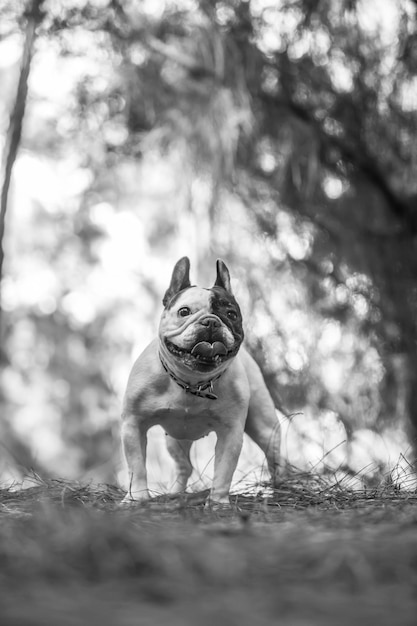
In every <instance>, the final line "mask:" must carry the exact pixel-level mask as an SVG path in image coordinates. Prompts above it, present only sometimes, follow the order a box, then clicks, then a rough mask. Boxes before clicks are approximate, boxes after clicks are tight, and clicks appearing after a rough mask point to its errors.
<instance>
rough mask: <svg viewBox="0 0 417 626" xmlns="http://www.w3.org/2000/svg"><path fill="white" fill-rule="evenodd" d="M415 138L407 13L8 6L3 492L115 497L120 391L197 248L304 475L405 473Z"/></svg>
mask: <svg viewBox="0 0 417 626" xmlns="http://www.w3.org/2000/svg"><path fill="white" fill-rule="evenodd" d="M25 51H26V55H25ZM19 85H20V89H18V87H19ZM25 86H27V90H26V89H25ZM26 92H27V93H26ZM24 106H25V111H24V117H23V124H22V128H21V136H19V132H18V131H19V127H20V122H19V115H20V116H21V115H22V109H23V107H24ZM416 122H417V3H416V2H413V1H412V0H403V1H402V2H398V1H396V0H383V2H381V1H379V0H338V1H337V2H333V1H332V0H308V1H307V0H275V1H274V0H247V1H243V0H228V1H217V0H183V1H180V0H178V1H177V2H174V1H170V0H142V1H133V0H131V1H129V0H126V1H122V0H95V1H90V2H87V1H86V0H44V1H43V2H42V1H40V0H32V1H28V2H15V1H11V0H3V2H2V3H1V5H0V146H1V149H2V155H3V157H2V159H3V161H2V163H3V165H2V179H1V181H0V182H1V185H2V188H1V189H2V215H1V226H2V228H1V236H2V248H3V252H4V255H3V252H2V255H1V261H2V267H1V272H2V275H1V372H0V407H1V422H0V436H1V448H0V480H1V481H2V482H6V483H7V482H10V481H20V480H22V478H23V477H24V476H25V475H26V474H27V472H28V471H29V470H33V471H35V472H37V473H39V474H40V475H47V476H60V477H64V478H77V479H80V480H93V481H106V482H121V483H122V484H123V471H122V470H123V464H122V462H121V460H120V451H119V415H120V410H121V402H122V397H123V392H124V387H125V384H126V380H127V376H128V373H129V369H130V367H131V365H132V363H133V360H134V359H135V358H136V357H137V355H138V354H139V353H140V351H141V350H142V349H143V348H144V347H145V346H146V344H147V343H148V342H149V341H150V340H151V339H152V337H153V336H154V334H155V332H156V329H157V326H158V320H159V316H160V313H161V308H162V305H161V298H162V295H163V293H164V291H165V289H166V287H167V284H168V281H169V279H170V274H171V271H172V267H173V264H174V263H175V261H176V260H177V259H178V258H179V257H181V256H183V255H188V256H189V257H190V258H191V262H192V278H193V279H194V282H198V283H199V284H202V285H207V286H209V285H211V284H212V282H213V280H214V262H215V259H216V258H218V257H221V258H223V259H224V260H225V261H226V263H227V264H228V265H229V267H230V270H231V273H232V277H233V286H234V290H235V292H236V295H237V297H238V299H239V301H240V303H241V306H242V309H243V313H244V317H245V325H246V327H245V329H246V340H247V346H248V348H249V350H250V351H251V352H252V354H253V355H254V357H255V359H256V360H257V362H258V363H259V364H260V366H261V368H262V370H263V373H264V376H265V379H266V381H267V384H268V387H269V389H270V391H271V394H272V395H273V397H274V400H275V402H276V404H277V406H278V407H280V408H281V409H282V410H283V412H284V414H285V417H284V416H283V417H282V418H281V419H282V427H283V433H284V438H283V451H284V456H285V458H286V459H287V460H288V462H289V463H291V464H294V465H296V466H297V467H302V468H306V469H312V470H314V471H319V470H323V471H332V472H339V474H340V475H341V476H344V477H345V478H346V477H348V478H349V477H350V478H352V480H353V479H354V477H356V479H358V477H359V478H360V479H361V480H364V481H368V480H369V481H372V480H374V479H375V477H377V478H378V477H380V476H381V474H382V475H384V474H385V475H386V473H387V472H388V473H389V472H391V471H392V469H393V468H394V467H395V470H396V480H399V481H400V482H401V477H402V476H405V475H406V474H407V475H408V473H409V469H410V463H411V462H412V461H413V458H414V457H413V448H414V449H415V447H416V446H415V443H416V437H417V351H416V349H417V282H416V279H417V243H416V242H417V177H416V167H417V141H416ZM13 129H14V130H15V133H14V135H13V132H12V131H13ZM16 129H17V132H16ZM13 139H14V143H15V148H16V150H15V152H16V154H15V155H13V149H11V146H13ZM7 165H9V168H7ZM8 169H9V170H10V171H11V177H10V188H9V189H8V193H6V191H7V189H6V187H7V180H8V171H7V170H8ZM10 171H9V173H10ZM6 196H7V197H6ZM3 226H4V228H3ZM3 230H4V233H3ZM3 234H4V236H3ZM3 256H4V258H3ZM3 261H4V262H3ZM162 440H163V434H161V433H160V432H159V431H158V430H157V429H156V431H155V432H153V433H152V445H151V454H150V460H149V464H150V472H151V481H152V484H153V486H154V488H155V490H158V489H159V490H161V491H163V490H164V489H165V488H169V480H170V478H169V477H170V471H171V469H170V465H169V460H168V459H167V456H166V453H165V452H164V450H163V448H162V447H161V446H160V444H161V443H162ZM210 443H212V442H210V440H209V441H208V443H207V440H204V442H203V443H202V444H200V448H198V450H197V452H196V453H195V454H197V457H196V458H198V463H197V465H198V471H197V473H196V477H195V478H196V481H197V480H198V479H201V480H204V478H205V476H206V475H207V474H208V473H209V471H210V470H209V466H210V459H211V455H212V451H211V448H210V445H209V444H210ZM262 463H263V461H262V456H260V455H259V454H258V453H257V451H256V450H254V448H253V447H251V446H249V445H246V447H245V451H244V454H243V455H242V460H241V463H240V469H239V472H238V473H237V478H236V480H237V483H239V481H243V480H245V479H247V478H248V477H249V476H252V474H251V472H252V470H253V469H254V468H257V469H258V470H259V467H260V466H261V465H262ZM391 475H392V474H391ZM251 479H252V478H251ZM403 482H404V481H403Z"/></svg>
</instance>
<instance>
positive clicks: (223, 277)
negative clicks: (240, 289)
mask: <svg viewBox="0 0 417 626" xmlns="http://www.w3.org/2000/svg"><path fill="white" fill-rule="evenodd" d="M216 268H217V277H216V282H215V283H214V286H215V287H223V289H226V291H228V292H229V293H233V292H232V287H231V284H230V274H229V270H228V269H227V266H226V264H225V263H223V261H222V260H221V259H217V263H216Z"/></svg>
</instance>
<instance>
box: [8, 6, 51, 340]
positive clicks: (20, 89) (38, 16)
mask: <svg viewBox="0 0 417 626" xmlns="http://www.w3.org/2000/svg"><path fill="white" fill-rule="evenodd" d="M43 2H44V0H32V2H31V3H30V5H29V7H28V9H27V10H26V11H25V17H26V36H25V45H24V48H23V54H22V62H21V69H20V76H19V82H18V86H17V92H16V98H15V103H14V107H13V108H12V112H11V114H10V122H9V128H8V131H7V136H6V142H5V147H4V153H3V155H4V156H3V161H2V166H1V196H0V336H1V332H2V326H3V324H2V298H1V295H2V294H1V283H2V279H3V263H4V247H3V242H4V232H5V221H6V212H7V206H8V198H9V189H10V181H11V177H12V170H13V165H14V163H15V160H16V156H17V151H18V149H19V144H20V139H21V136H22V124H23V117H24V114H25V107H26V100H27V93H28V79H29V73H30V66H31V61H32V56H33V47H34V43H35V39H36V28H37V26H38V25H39V23H40V22H41V20H42V16H43V14H42V11H41V8H42V4H43Z"/></svg>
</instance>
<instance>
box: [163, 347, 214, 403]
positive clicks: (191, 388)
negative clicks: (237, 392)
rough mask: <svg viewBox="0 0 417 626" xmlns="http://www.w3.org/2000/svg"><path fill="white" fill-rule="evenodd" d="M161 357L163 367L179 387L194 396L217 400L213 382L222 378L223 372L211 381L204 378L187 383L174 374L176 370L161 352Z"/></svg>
mask: <svg viewBox="0 0 417 626" xmlns="http://www.w3.org/2000/svg"><path fill="white" fill-rule="evenodd" d="M159 359H160V361H161V363H162V367H163V368H164V370H165V371H166V372H167V374H169V376H170V377H171V378H172V380H173V381H174V382H175V383H177V385H178V386H179V387H181V388H182V389H184V391H185V392H186V393H192V394H193V396H198V397H199V398H207V399H208V400H217V396H216V394H215V393H214V390H213V383H214V382H216V380H218V379H219V378H220V376H221V375H222V374H223V372H220V374H217V376H215V377H214V378H211V379H210V380H209V381H207V380H203V381H201V382H198V383H195V384H194V385H190V383H187V382H185V381H184V380H181V378H178V376H176V375H175V374H174V372H173V371H172V370H171V369H170V368H169V367H168V365H167V364H166V363H165V361H164V359H163V358H162V354H161V353H159Z"/></svg>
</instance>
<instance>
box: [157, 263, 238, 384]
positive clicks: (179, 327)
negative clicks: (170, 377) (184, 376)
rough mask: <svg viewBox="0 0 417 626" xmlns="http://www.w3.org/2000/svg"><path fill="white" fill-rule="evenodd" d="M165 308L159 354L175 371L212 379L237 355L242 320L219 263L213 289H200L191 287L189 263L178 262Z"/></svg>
mask: <svg viewBox="0 0 417 626" xmlns="http://www.w3.org/2000/svg"><path fill="white" fill-rule="evenodd" d="M164 305H165V310H164V312H163V315H162V318H161V323H160V327H159V337H160V341H161V350H162V352H163V355H164V356H165V358H166V359H167V360H168V361H169V363H170V364H171V366H173V367H174V368H175V369H176V370H177V371H179V372H181V373H184V371H185V370H187V371H188V372H195V373H200V374H204V373H206V374H210V375H212V374H215V373H217V372H218V371H221V370H223V369H224V368H225V367H226V366H227V362H228V361H229V360H230V359H231V358H233V357H234V356H235V355H236V354H237V352H238V350H239V347H240V345H241V343H242V340H243V329H242V316H241V313H240V309H239V305H238V304H237V302H236V300H235V298H234V296H233V294H232V292H231V289H230V276H229V272H228V270H227V267H226V266H225V265H224V263H223V262H222V261H218V262H217V279H216V282H215V284H214V286H213V287H212V288H211V289H203V288H200V287H192V286H191V285H190V282H189V261H188V259H187V258H186V257H184V258H183V259H180V261H178V263H177V264H176V266H175V268H174V272H173V275H172V280H171V284H170V286H169V288H168V290H167V292H166V294H165V297H164Z"/></svg>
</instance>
